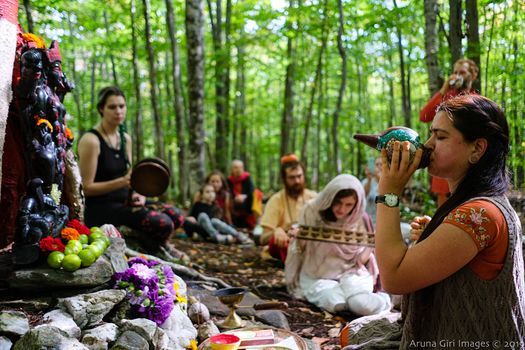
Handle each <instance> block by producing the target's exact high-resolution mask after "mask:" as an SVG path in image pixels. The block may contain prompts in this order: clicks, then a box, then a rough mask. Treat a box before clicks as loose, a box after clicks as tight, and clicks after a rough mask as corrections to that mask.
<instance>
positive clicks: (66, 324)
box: [43, 309, 80, 339]
mask: <svg viewBox="0 0 525 350" xmlns="http://www.w3.org/2000/svg"><path fill="white" fill-rule="evenodd" d="M43 320H44V322H45V323H47V324H48V325H49V326H55V327H57V328H59V329H61V330H62V331H64V332H65V333H66V334H67V335H68V336H69V337H70V338H77V339H78V338H80V328H79V327H78V326H77V324H76V323H75V321H74V320H73V317H71V315H70V314H68V313H67V312H65V311H63V310H58V309H57V310H53V311H50V312H48V313H46V314H45V315H44V316H43Z"/></svg>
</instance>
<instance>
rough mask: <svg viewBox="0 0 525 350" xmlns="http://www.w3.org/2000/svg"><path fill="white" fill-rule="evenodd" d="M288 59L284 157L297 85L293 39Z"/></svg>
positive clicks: (283, 140) (283, 129)
mask: <svg viewBox="0 0 525 350" xmlns="http://www.w3.org/2000/svg"><path fill="white" fill-rule="evenodd" d="M293 7H294V0H290V7H289V8H290V10H293ZM287 26H288V27H291V26H292V24H291V22H290V20H289V19H288V20H287ZM286 58H287V60H288V65H287V66H286V78H285V87H284V109H283V117H282V120H281V149H280V154H281V155H284V154H286V153H289V152H290V151H291V149H290V127H291V125H292V123H293V108H294V101H293V100H294V84H295V49H294V44H293V37H292V36H289V37H288V44H287V47H286Z"/></svg>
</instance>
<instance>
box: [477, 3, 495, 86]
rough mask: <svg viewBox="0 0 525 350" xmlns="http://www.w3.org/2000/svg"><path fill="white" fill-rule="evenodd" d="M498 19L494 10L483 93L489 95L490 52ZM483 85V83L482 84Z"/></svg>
mask: <svg viewBox="0 0 525 350" xmlns="http://www.w3.org/2000/svg"><path fill="white" fill-rule="evenodd" d="M495 19H496V11H494V10H492V20H491V23H490V31H489V33H490V34H489V43H488V45H487V57H486V59H485V88H484V89H483V91H485V93H487V83H488V81H489V79H488V78H489V61H490V52H491V50H492V38H493V35H494V21H495ZM480 84H481V83H480Z"/></svg>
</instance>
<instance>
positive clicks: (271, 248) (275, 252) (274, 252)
mask: <svg viewBox="0 0 525 350" xmlns="http://www.w3.org/2000/svg"><path fill="white" fill-rule="evenodd" d="M268 252H269V253H270V255H271V256H273V257H274V258H276V259H279V260H281V261H282V262H283V263H284V262H285V261H286V254H287V253H288V244H286V246H285V247H283V248H280V247H278V246H277V245H276V244H275V239H274V237H273V236H272V237H270V240H269V241H268Z"/></svg>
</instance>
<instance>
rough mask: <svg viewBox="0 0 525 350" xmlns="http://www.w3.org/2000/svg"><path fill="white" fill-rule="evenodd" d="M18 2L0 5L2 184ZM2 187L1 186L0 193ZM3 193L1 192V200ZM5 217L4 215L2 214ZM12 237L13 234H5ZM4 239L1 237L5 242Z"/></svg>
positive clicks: (0, 144) (0, 147) (0, 161)
mask: <svg viewBox="0 0 525 350" xmlns="http://www.w3.org/2000/svg"><path fill="white" fill-rule="evenodd" d="M17 19H18V1H17V0H13V1H4V2H3V3H2V4H0V41H1V42H2V45H0V57H2V61H3V63H2V64H1V65H0V184H1V183H2V158H3V157H2V156H3V154H4V141H5V129H6V125H7V115H8V112H9V103H10V102H11V97H12V96H11V92H12V89H11V83H12V78H13V63H14V61H15V52H16V39H17V37H16V33H17V23H18V20H17ZM1 189H2V186H0V191H1ZM1 195H2V193H1V192H0V198H1ZM2 215H4V214H2ZM4 234H7V235H11V234H13V233H9V232H7V233H3V234H2V236H4ZM3 238H4V237H0V241H3Z"/></svg>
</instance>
